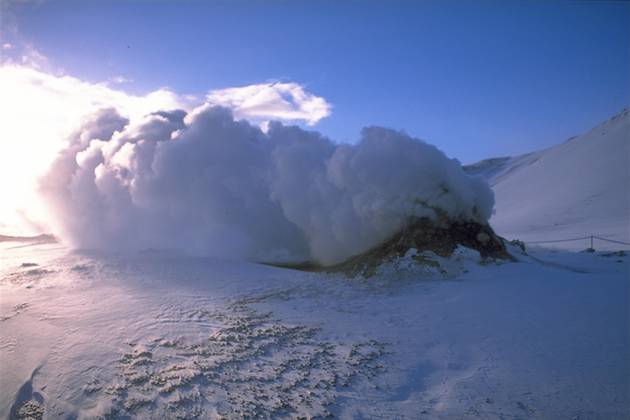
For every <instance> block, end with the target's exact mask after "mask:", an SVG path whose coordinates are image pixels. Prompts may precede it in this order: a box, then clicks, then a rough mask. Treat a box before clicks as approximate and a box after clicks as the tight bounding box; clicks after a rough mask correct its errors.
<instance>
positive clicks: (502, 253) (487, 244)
mask: <svg viewBox="0 0 630 420" xmlns="http://www.w3.org/2000/svg"><path fill="white" fill-rule="evenodd" d="M459 246H463V247H466V248H470V249H473V250H475V251H477V252H479V254H480V256H481V258H482V261H489V260H513V257H512V256H511V255H510V254H509V253H508V252H507V249H506V247H505V243H504V240H503V239H502V238H500V237H499V236H497V235H496V234H495V233H494V231H493V230H492V228H491V227H490V225H488V224H482V223H478V222H474V221H449V220H448V219H446V218H442V219H441V220H440V222H435V221H433V220H431V219H428V218H421V219H415V220H411V221H410V222H409V223H408V224H407V225H406V226H405V227H404V228H403V229H401V231H400V232H399V233H397V234H396V235H394V236H392V237H391V238H390V239H388V240H387V241H385V242H383V243H382V244H381V245H379V246H377V247H375V248H372V249H371V250H369V251H367V252H364V253H362V254H360V255H357V256H354V257H352V258H350V259H348V260H346V261H345V262H343V263H340V264H337V265H334V266H320V265H317V264H313V263H304V264H297V265H283V266H284V267H288V268H294V269H299V270H306V271H326V272H342V273H345V274H347V275H348V276H350V277H355V276H357V275H361V276H364V277H370V276H372V275H374V274H375V273H376V271H377V269H378V268H379V266H381V265H382V264H384V263H388V262H391V261H394V260H396V259H398V258H403V257H404V256H405V255H408V254H407V253H408V251H409V250H412V249H413V250H415V251H416V254H417V255H416V256H414V257H413V259H414V260H415V261H416V262H417V263H418V264H425V265H426V264H429V265H430V264H433V263H434V262H433V261H431V260H429V259H426V258H425V257H424V256H423V255H421V254H422V253H423V252H425V251H431V252H433V253H434V254H436V255H437V256H439V257H443V258H449V257H450V256H451V255H452V254H453V253H454V252H455V250H456V249H457V248H458V247H459Z"/></svg>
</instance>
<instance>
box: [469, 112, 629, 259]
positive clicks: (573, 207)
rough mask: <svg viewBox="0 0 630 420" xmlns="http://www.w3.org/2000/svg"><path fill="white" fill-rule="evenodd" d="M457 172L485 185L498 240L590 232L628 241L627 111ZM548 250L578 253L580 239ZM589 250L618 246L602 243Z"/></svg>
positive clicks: (584, 242)
mask: <svg viewBox="0 0 630 420" xmlns="http://www.w3.org/2000/svg"><path fill="white" fill-rule="evenodd" d="M464 169H465V170H466V171H467V172H468V173H470V174H476V175H480V176H483V177H485V178H486V179H487V180H488V182H489V183H490V185H491V186H492V188H493V190H494V192H495V197H496V205H495V214H494V216H493V217H492V219H491V220H490V223H491V225H492V227H493V228H494V229H495V230H496V231H497V233H498V234H500V235H502V236H505V237H507V238H509V239H512V238H519V239H521V240H525V241H544V240H554V239H565V238H567V239H568V238H573V237H581V236H589V235H591V234H593V235H598V236H601V237H606V238H610V239H614V240H618V241H624V242H630V111H629V110H628V109H624V110H623V111H622V112H620V113H619V114H617V115H615V116H614V117H612V118H611V119H609V120H608V121H606V122H604V123H602V124H599V125H597V126H596V127H594V128H593V129H591V130H590V131H588V132H587V133H584V134H582V135H580V136H576V137H572V138H570V139H569V140H567V141H565V142H564V143H562V144H558V145H556V146H553V147H550V148H548V149H544V150H540V151H537V152H533V153H528V154H525V155H521V156H515V157H501V158H493V159H486V160H483V161H481V162H478V163H475V164H473V165H468V166H466V167H465V168H464ZM552 245H553V246H558V247H562V248H566V249H583V248H586V247H587V245H588V241H577V242H566V243H558V244H552ZM595 245H596V246H595V247H596V248H599V249H611V248H615V249H617V248H624V246H620V245H619V244H610V243H608V244H607V243H605V242H603V241H596V244H595ZM625 248H628V247H627V246H626V247H625Z"/></svg>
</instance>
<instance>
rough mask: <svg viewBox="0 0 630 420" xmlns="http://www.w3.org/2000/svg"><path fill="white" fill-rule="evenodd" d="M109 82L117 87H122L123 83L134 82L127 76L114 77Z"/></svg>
mask: <svg viewBox="0 0 630 420" xmlns="http://www.w3.org/2000/svg"><path fill="white" fill-rule="evenodd" d="M109 82H110V83H114V84H117V85H121V84H123V83H130V82H133V80H132V79H129V78H127V77H125V76H114V77H112V78H110V79H109Z"/></svg>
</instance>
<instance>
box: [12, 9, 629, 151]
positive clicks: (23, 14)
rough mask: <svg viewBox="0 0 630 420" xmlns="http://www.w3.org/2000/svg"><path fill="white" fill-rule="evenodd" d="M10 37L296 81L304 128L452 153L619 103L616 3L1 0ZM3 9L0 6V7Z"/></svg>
mask: <svg viewBox="0 0 630 420" xmlns="http://www.w3.org/2000/svg"><path fill="white" fill-rule="evenodd" d="M9 11H10V14H11V19H12V21H14V23H15V25H16V26H17V28H18V30H19V36H20V37H22V38H23V39H24V40H26V41H27V42H29V43H31V44H32V45H34V46H35V47H36V48H37V49H38V50H39V51H40V52H42V53H43V54H44V55H45V56H47V57H48V58H49V60H50V61H51V62H52V63H53V64H54V65H55V66H58V67H59V68H63V69H64V71H65V72H67V73H68V74H70V75H72V76H75V77H78V78H81V79H84V80H88V81H102V80H107V79H110V78H111V77H114V76H124V77H126V78H128V79H130V80H132V81H131V82H129V83H126V84H125V85H124V89H125V90H127V91H129V92H132V93H141V92H147V91H150V90H153V89H157V88H159V87H164V86H166V87H169V88H170V89H173V90H174V91H176V92H179V93H186V94H196V95H199V96H202V95H203V94H204V93H205V92H207V91H208V90H211V89H219V88H225V87H230V86H241V85H249V84H254V83H260V82H265V81H268V80H280V81H291V82H297V83H300V84H302V85H304V86H305V87H306V88H307V89H308V90H309V91H310V92H313V93H314V94H316V95H319V96H322V97H324V98H325V99H326V100H327V101H328V102H330V103H331V104H332V105H333V109H332V115H331V116H329V117H328V118H325V119H323V120H321V121H320V122H319V123H318V124H317V125H316V126H315V129H317V130H319V131H321V132H323V133H324V134H326V135H328V136H330V137H331V138H333V139H334V140H337V141H355V140H356V139H357V138H358V137H359V132H360V129H361V128H362V127H363V126H367V125H383V126H387V127H392V128H396V129H403V130H405V131H406V132H408V133H409V134H412V135H414V136H417V137H420V138H423V139H426V140H427V141H429V142H430V143H433V144H436V145H437V146H438V147H439V148H441V149H442V150H444V151H445V152H446V153H447V154H448V155H449V156H452V157H456V158H458V159H460V160H461V161H462V162H464V163H469V162H473V161H476V160H479V159H483V158H486V157H492V156H501V155H510V154H517V153H523V152H528V151H532V150H534V149H539V148H542V147H546V146H549V145H552V144H555V143H559V142H561V141H563V140H565V139H566V138H568V137H570V136H572V135H575V134H579V133H580V132H583V131H585V130H587V129H589V128H590V127H592V126H593V125H595V124H596V123H598V122H600V121H602V120H604V119H606V118H608V117H610V116H612V115H613V114H615V113H617V112H618V111H620V110H621V109H622V108H624V107H627V106H628V102H629V92H630V85H629V80H628V79H629V72H630V69H629V61H630V57H629V50H630V43H629V40H630V25H629V23H628V22H629V19H630V3H628V2H621V1H614V2H605V1H597V2H586V1H582V2H568V1H562V2H535V1H527V2H516V1H510V2H489V1H483V2H472V1H459V2H385V1H383V2H358V1H355V2H324V1H321V2H299V1H298V2H242V1H236V2H200V1H199V2H148V1H147V2H144V1H134V2H106V1H99V2H79V1H72V2H68V1H66V2H59V1H43V2H35V3H28V2H27V3H14V4H10V5H9ZM5 23H6V19H5Z"/></svg>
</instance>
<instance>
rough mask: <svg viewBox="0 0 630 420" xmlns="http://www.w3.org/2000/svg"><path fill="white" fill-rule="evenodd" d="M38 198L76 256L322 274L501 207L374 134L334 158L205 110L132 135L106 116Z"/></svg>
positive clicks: (433, 162) (285, 135) (451, 167)
mask: <svg viewBox="0 0 630 420" xmlns="http://www.w3.org/2000/svg"><path fill="white" fill-rule="evenodd" d="M254 108H255V107H254ZM235 112H239V111H238V107H237V111H235ZM41 189H42V192H43V194H44V195H45V197H46V199H47V202H48V204H49V206H50V211H51V213H52V214H53V215H54V219H55V221H56V222H55V224H54V230H55V232H54V233H55V234H57V235H59V236H61V237H62V238H63V239H64V240H66V241H67V242H68V243H69V244H70V245H72V246H75V247H83V248H109V249H125V248H127V249H145V248H181V249H185V250H187V251H189V252H191V253H196V254H203V255H213V256H220V257H227V258H239V259H248V260H254V261H303V260H311V261H317V262H320V263H324V264H331V263H336V262H339V261H342V260H344V259H346V258H347V257H349V256H352V255H354V254H357V253H360V252H362V251H365V250H367V249H369V248H371V247H373V246H375V245H377V244H378V243H380V242H381V241H383V240H384V239H386V238H387V237H388V236H391V235H392V234H394V233H395V232H396V231H397V230H399V229H400V228H401V227H402V226H403V225H404V223H405V222H406V221H407V220H409V218H410V217H412V216H415V217H423V216H426V217H435V216H436V211H435V209H441V210H442V211H444V212H446V213H447V214H448V215H449V216H450V217H452V218H455V219H466V220H468V219H474V220H477V221H486V220H487V219H488V218H489V217H490V215H491V212H492V207H493V202H494V198H493V194H492V191H491V190H490V188H489V187H488V185H487V184H486V183H485V182H484V181H482V180H481V179H479V178H472V177H469V176H467V175H466V174H465V173H464V172H463V171H462V169H461V166H460V164H459V162H457V161H456V160H451V159H448V158H447V157H446V156H445V155H444V154H443V153H442V152H441V151H439V150H438V149H437V148H435V147H434V146H431V145H428V144H426V143H424V142H422V141H420V140H417V139H413V138H411V137H409V136H407V135H406V134H404V133H400V132H396V131H392V130H388V129H384V128H377V127H371V128H366V129H364V130H363V132H362V135H361V139H360V141H359V142H358V143H357V144H355V145H338V144H335V143H333V142H331V141H330V140H328V139H327V138H325V137H323V136H321V135H320V134H319V133H317V132H312V131H305V130H303V129H301V128H299V127H295V126H285V125H282V124H280V123H277V122H276V123H271V124H270V125H269V127H268V130H267V131H266V132H263V131H262V130H261V129H260V128H258V127H257V126H254V125H251V124H250V123H249V122H246V121H237V120H235V119H234V117H233V114H232V111H230V110H227V109H225V108H222V107H217V106H213V105H210V104H206V105H203V106H201V107H199V108H197V109H195V110H194V111H192V112H190V113H188V114H187V113H186V112H184V111H170V112H157V113H152V114H150V115H148V116H146V117H144V118H142V119H140V120H138V121H132V122H129V121H128V120H127V119H125V118H123V117H121V116H120V115H119V114H118V113H117V111H116V110H114V109H107V110H103V111H101V112H99V113H98V114H96V115H95V116H94V118H93V119H92V120H90V121H88V122H87V123H86V124H85V125H84V126H83V128H82V129H81V130H79V131H78V132H77V133H76V135H75V136H73V138H72V141H71V142H70V143H69V145H68V146H67V147H66V148H65V149H64V150H63V151H62V153H61V155H60V156H59V158H58V159H57V160H56V162H55V163H54V164H53V166H52V168H51V169H50V171H49V172H48V174H47V175H46V176H45V177H44V179H43V181H42V186H41Z"/></svg>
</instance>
